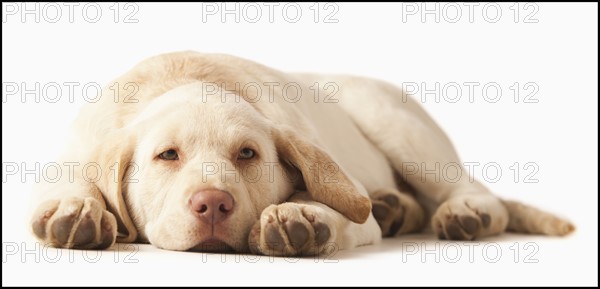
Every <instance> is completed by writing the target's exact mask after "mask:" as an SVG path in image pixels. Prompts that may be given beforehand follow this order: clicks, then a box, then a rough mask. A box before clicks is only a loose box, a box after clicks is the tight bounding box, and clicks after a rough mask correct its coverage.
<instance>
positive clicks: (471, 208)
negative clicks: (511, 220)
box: [431, 195, 508, 240]
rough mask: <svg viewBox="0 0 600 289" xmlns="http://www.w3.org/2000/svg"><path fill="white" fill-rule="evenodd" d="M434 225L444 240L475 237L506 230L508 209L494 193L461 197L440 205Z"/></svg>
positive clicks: (437, 233) (433, 221)
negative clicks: (491, 194) (492, 194)
mask: <svg viewBox="0 0 600 289" xmlns="http://www.w3.org/2000/svg"><path fill="white" fill-rule="evenodd" d="M431 224H432V226H433V231H434V232H435V234H436V235H437V236H438V238H440V239H442V240H474V239H475V238H479V237H485V236H490V235H496V234H500V233H502V232H504V231H505V230H506V226H507V224H508V212H507V211H506V208H505V207H504V206H503V205H502V203H501V202H500V201H499V200H498V199H497V198H495V197H493V196H489V195H465V196H457V197H453V198H451V199H450V200H448V201H446V202H444V203H442V205H440V207H439V208H438V209H437V211H436V212H435V214H434V215H433V217H432V220H431Z"/></svg>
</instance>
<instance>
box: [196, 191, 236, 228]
mask: <svg viewBox="0 0 600 289" xmlns="http://www.w3.org/2000/svg"><path fill="white" fill-rule="evenodd" d="M190 206H191V209H192V212H193V213H194V214H195V215H196V216H197V217H198V218H199V219H200V220H202V221H203V222H205V223H208V224H217V223H220V222H222V221H223V220H225V219H227V217H228V216H229V215H231V212H232V211H233V198H232V197H231V195H230V194H229V193H228V192H225V191H221V190H216V189H211V190H203V191H200V192H197V193H195V194H194V195H193V196H192V197H191V198H190Z"/></svg>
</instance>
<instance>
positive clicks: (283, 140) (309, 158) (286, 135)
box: [272, 126, 371, 224]
mask: <svg viewBox="0 0 600 289" xmlns="http://www.w3.org/2000/svg"><path fill="white" fill-rule="evenodd" d="M272 135H273V138H274V141H275V146H276V148H277V154H278V155H279V158H280V159H282V161H285V162H287V163H289V164H291V165H292V166H294V167H296V168H297V169H298V170H300V172H301V173H302V178H303V180H304V183H305V184H306V189H307V191H308V193H309V195H310V196H311V197H312V199H313V200H315V201H317V202H320V203H323V204H325V205H327V206H329V207H331V208H333V209H334V210H336V211H338V212H340V213H341V214H342V215H344V216H346V217H347V218H348V219H350V220H351V221H353V222H355V223H359V224H362V223H364V222H366V221H367V218H368V217H369V214H370V213H371V200H370V199H369V198H368V197H366V196H363V195H361V194H360V193H359V192H358V190H357V188H356V186H355V185H354V184H353V183H352V181H350V179H349V178H348V176H346V174H345V173H344V172H343V171H342V168H341V167H340V166H339V165H338V164H337V163H336V162H335V161H334V160H333V159H332V158H331V157H330V156H329V154H327V153H326V152H325V151H324V150H322V149H321V148H319V147H318V146H316V145H315V144H313V143H311V142H310V140H309V139H307V138H306V137H303V136H301V135H299V134H298V133H296V132H294V131H293V130H292V129H289V128H285V127H282V126H278V127H276V128H274V129H273V130H272Z"/></svg>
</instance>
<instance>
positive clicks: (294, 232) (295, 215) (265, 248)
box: [248, 193, 381, 256]
mask: <svg viewBox="0 0 600 289" xmlns="http://www.w3.org/2000/svg"><path fill="white" fill-rule="evenodd" d="M380 240H381V232H380V230H379V227H378V226H377V223H376V221H375V219H374V218H373V216H372V215H371V216H369V218H368V219H367V221H366V223H364V224H356V223H353V222H351V221H350V220H348V218H346V217H344V216H343V215H341V214H340V213H338V212H337V211H335V210H333V209H331V208H330V207H328V206H326V205H324V204H322V203H318V202H315V201H312V200H310V197H309V196H308V194H306V193H296V194H295V195H293V196H292V197H291V198H290V199H289V202H286V203H283V204H279V205H271V206H269V207H267V208H266V209H265V210H264V211H263V212H262V214H261V217H260V219H259V220H258V221H257V222H256V224H255V225H254V227H253V228H252V231H251V232H250V235H249V237H248V242H249V245H250V249H251V251H252V252H253V253H255V254H257V253H260V254H265V255H275V256H308V255H319V254H331V253H332V250H333V251H337V250H343V249H350V248H354V247H356V246H360V245H368V244H373V243H377V242H379V241H380Z"/></svg>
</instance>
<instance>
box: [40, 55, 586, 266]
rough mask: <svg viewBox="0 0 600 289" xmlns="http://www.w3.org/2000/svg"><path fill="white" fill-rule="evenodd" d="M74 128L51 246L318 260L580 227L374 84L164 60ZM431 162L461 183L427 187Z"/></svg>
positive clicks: (47, 229)
mask: <svg viewBox="0 0 600 289" xmlns="http://www.w3.org/2000/svg"><path fill="white" fill-rule="evenodd" d="M327 85H329V86H330V87H327ZM331 88H334V89H335V90H336V91H335V94H334V95H333V96H332V89H331ZM73 130H74V132H73V139H72V140H71V141H70V147H69V148H68V149H67V151H66V153H65V154H64V156H63V159H62V160H61V161H59V162H58V163H60V164H63V165H64V166H65V169H69V168H70V169H74V170H75V173H74V174H73V175H72V176H71V177H69V178H61V180H60V181H58V182H56V183H48V184H43V185H42V186H41V187H40V189H39V191H40V198H39V200H40V203H39V205H37V210H36V211H35V213H34V214H33V219H32V222H31V228H32V230H33V233H34V234H35V235H36V236H37V237H38V238H39V239H40V240H42V241H44V242H46V243H49V244H52V245H53V246H57V247H64V248H83V249H103V248H107V247H110V246H111V245H112V244H114V243H115V242H149V243H151V244H153V245H155V246H157V247H160V248H164V249H169V250H196V251H222V250H235V251H239V252H254V253H262V254H274V255H310V254H319V253H321V252H322V251H323V250H325V248H327V247H328V244H329V245H331V244H333V245H334V246H336V247H337V248H339V249H348V248H353V247H356V246H360V245H367V244H373V243H377V242H378V241H380V240H381V237H382V236H395V235H398V234H402V233H408V232H416V231H419V230H422V229H423V228H425V227H427V226H426V224H428V223H430V224H431V227H432V229H433V231H434V232H435V233H436V234H437V236H439V238H442V239H453V240H472V239H474V238H480V237H485V236H490V235H496V234H499V233H502V232H504V231H505V230H507V229H509V230H512V231H517V232H528V233H539V234H548V235H564V234H567V233H569V232H571V231H572V230H573V229H574V227H573V225H571V224H570V223H569V222H567V221H565V220H562V219H560V218H558V217H555V216H553V215H551V214H549V213H545V212H542V211H539V210H536V209H534V208H531V207H528V206H525V205H522V204H519V203H516V202H510V201H504V200H501V199H499V198H498V197H496V196H494V195H493V194H492V193H491V192H490V191H489V190H488V189H487V188H486V187H485V186H483V185H482V184H481V183H479V182H477V181H473V180H472V179H470V178H469V177H468V173H467V172H466V170H465V169H464V168H463V167H462V166H461V165H459V164H460V161H459V158H458V156H457V154H456V152H455V151H454V148H453V147H452V144H451V143H450V141H449V140H448V138H447V137H446V135H445V134H444V132H443V131H442V130H441V129H440V128H439V127H438V126H437V125H436V124H435V123H434V121H433V120H432V119H431V118H430V117H429V116H428V115H427V114H426V113H425V111H424V110H423V109H422V108H421V107H419V105H418V103H417V102H415V101H413V100H412V99H410V98H409V97H407V96H406V95H405V94H404V93H403V92H402V91H401V90H399V89H398V88H396V87H394V86H392V85H390V84H387V83H384V82H381V81H377V80H372V79H366V78H358V77H351V76H330V75H308V74H288V73H284V72H280V71H277V70H274V69H271V68H268V67H265V66H262V65H259V64H257V63H253V62H251V61H248V60H244V59H240V58H236V57H232V56H227V55H218V54H201V53H196V52H178V53H172V54H165V55H160V56H157V57H153V58H150V59H147V60H145V61H143V62H142V63H140V64H139V65H137V66H135V67H134V68H133V69H132V70H131V71H129V72H128V73H126V74H125V75H123V76H122V77H120V78H118V79H117V80H115V81H114V82H111V83H110V84H109V85H107V86H106V88H105V89H104V91H103V94H102V99H101V100H100V101H99V102H97V103H93V104H88V105H87V106H86V107H85V108H84V109H83V110H82V112H81V114H80V116H79V118H78V119H77V120H76V122H75V124H74V127H73ZM436 164H437V165H441V166H444V165H445V164H453V165H455V166H456V170H457V172H458V173H460V174H461V175H462V177H461V178H459V179H458V180H456V179H455V178H453V179H452V181H449V180H446V179H447V178H444V177H442V178H439V177H431V176H429V177H427V175H426V172H425V169H426V168H433V167H436ZM417 200H418V201H417ZM425 204H433V205H435V208H434V210H432V214H431V215H430V214H427V213H426V210H425V209H424V207H425Z"/></svg>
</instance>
